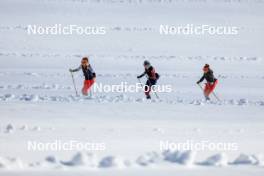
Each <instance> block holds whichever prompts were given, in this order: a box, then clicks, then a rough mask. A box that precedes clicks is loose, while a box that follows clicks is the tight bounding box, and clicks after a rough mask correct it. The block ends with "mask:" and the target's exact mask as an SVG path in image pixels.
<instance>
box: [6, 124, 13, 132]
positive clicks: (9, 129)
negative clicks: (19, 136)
mask: <svg viewBox="0 0 264 176" xmlns="http://www.w3.org/2000/svg"><path fill="white" fill-rule="evenodd" d="M14 131H15V127H14V126H13V125H12V124H8V125H7V126H6V128H5V132H6V133H12V132H14Z"/></svg>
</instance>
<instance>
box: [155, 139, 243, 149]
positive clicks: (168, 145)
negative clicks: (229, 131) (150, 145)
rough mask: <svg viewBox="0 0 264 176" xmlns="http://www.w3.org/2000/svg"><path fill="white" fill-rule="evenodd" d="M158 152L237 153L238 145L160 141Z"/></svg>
mask: <svg viewBox="0 0 264 176" xmlns="http://www.w3.org/2000/svg"><path fill="white" fill-rule="evenodd" d="M160 150H161V151H165V150H172V151H176V150H179V151H181V150H192V151H237V150H238V144H237V143H236V142H210V141H207V140H202V141H194V140H186V141H184V142H171V141H160Z"/></svg>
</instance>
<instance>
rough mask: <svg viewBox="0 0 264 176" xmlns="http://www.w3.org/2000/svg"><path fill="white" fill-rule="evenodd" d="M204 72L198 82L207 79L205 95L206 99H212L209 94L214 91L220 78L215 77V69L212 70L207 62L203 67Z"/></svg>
mask: <svg viewBox="0 0 264 176" xmlns="http://www.w3.org/2000/svg"><path fill="white" fill-rule="evenodd" d="M203 72H204V74H203V76H202V77H201V79H200V80H199V81H198V82H197V84H200V83H201V82H202V81H203V80H204V79H205V80H206V81H207V83H205V87H204V96H205V99H206V100H210V98H209V95H210V94H211V93H212V92H213V91H214V89H215V87H216V85H217V83H218V80H217V79H216V78H215V77H214V74H213V70H211V68H210V66H209V65H208V64H205V66H204V67H203Z"/></svg>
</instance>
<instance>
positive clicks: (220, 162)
mask: <svg viewBox="0 0 264 176" xmlns="http://www.w3.org/2000/svg"><path fill="white" fill-rule="evenodd" d="M201 164H202V165H206V166H226V165H228V157H227V156H226V154H225V153H219V154H215V155H213V156H210V157H208V158H207V159H206V160H205V161H203V162H201Z"/></svg>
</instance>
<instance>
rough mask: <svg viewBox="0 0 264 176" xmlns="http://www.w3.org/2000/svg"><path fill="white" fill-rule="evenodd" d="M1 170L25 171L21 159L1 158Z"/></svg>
mask: <svg viewBox="0 0 264 176" xmlns="http://www.w3.org/2000/svg"><path fill="white" fill-rule="evenodd" d="M0 168H5V169H23V168H24V165H23V162H22V161H21V159H20V158H9V157H8V158H2V157H0Z"/></svg>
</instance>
